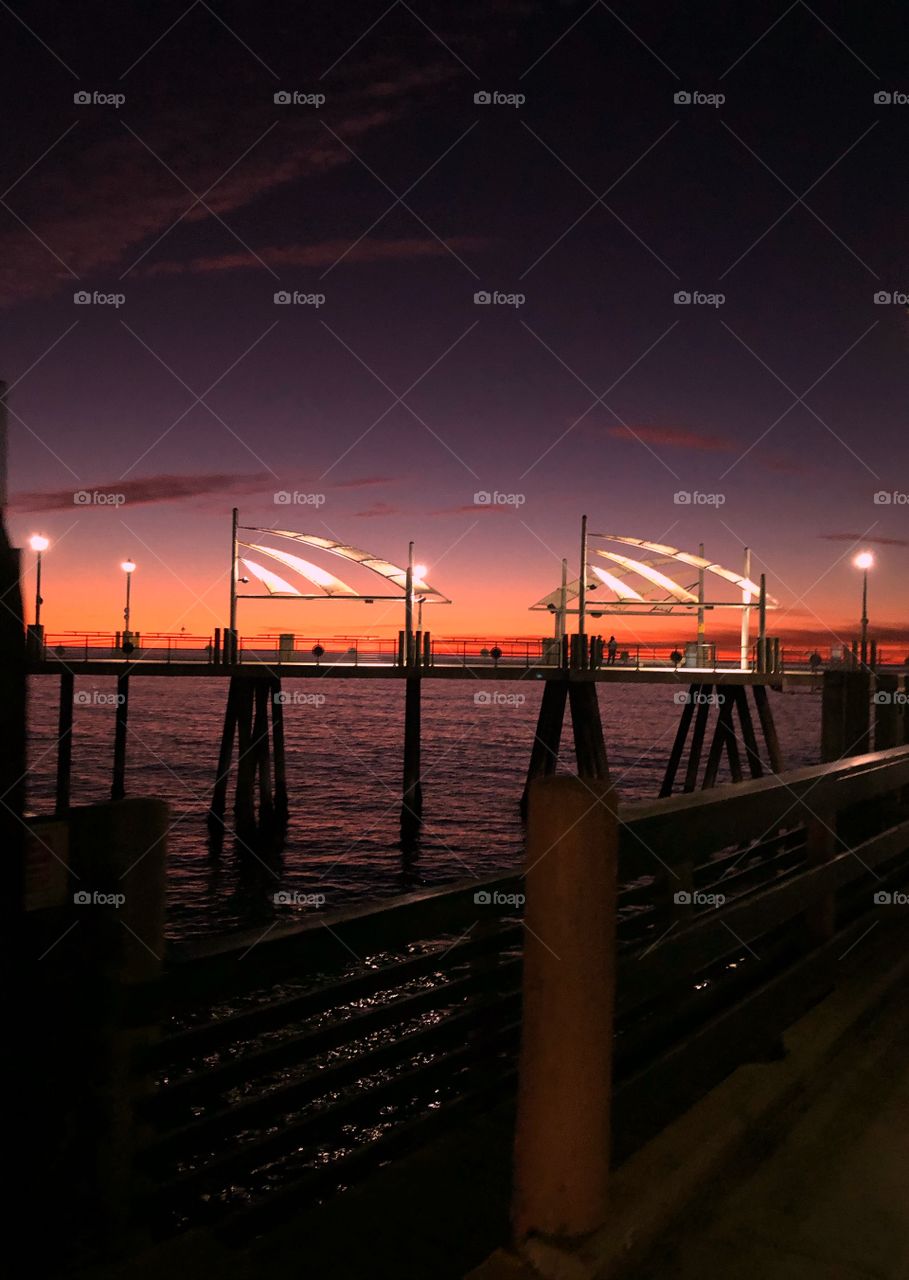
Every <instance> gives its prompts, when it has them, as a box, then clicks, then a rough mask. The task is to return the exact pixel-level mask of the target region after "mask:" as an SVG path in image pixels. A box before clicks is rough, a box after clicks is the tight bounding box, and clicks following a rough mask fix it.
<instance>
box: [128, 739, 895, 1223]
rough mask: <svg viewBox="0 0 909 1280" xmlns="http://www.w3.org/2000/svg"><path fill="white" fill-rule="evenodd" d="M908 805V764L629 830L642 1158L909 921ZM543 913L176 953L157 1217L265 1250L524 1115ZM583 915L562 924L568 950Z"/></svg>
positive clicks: (629, 1064) (632, 1144)
mask: <svg viewBox="0 0 909 1280" xmlns="http://www.w3.org/2000/svg"><path fill="white" fill-rule="evenodd" d="M555 781H556V782H558V783H563V782H564V781H565V780H564V779H557V780H555ZM536 785H537V786H538V787H543V788H545V787H546V786H547V785H549V780H547V781H544V782H542V783H539V784H536ZM575 786H576V787H577V788H580V789H581V792H580V795H581V800H582V803H583V804H586V798H585V791H586V792H587V793H588V794H589V798H590V806H591V807H593V806H595V805H596V803H597V800H596V795H595V789H594V790H591V789H590V788H588V787H587V784H585V783H584V782H581V781H576V782H575ZM907 790H909V748H897V749H894V750H890V751H882V752H877V753H874V754H871V755H866V756H859V757H853V758H851V759H847V760H842V761H837V762H836V763H833V764H829V765H824V766H821V767H816V768H810V769H801V770H796V771H792V772H789V773H786V774H783V775H780V776H777V777H768V778H762V779H758V780H756V781H753V782H749V783H744V784H739V785H737V786H725V787H719V788H716V789H714V790H712V791H710V792H706V793H700V794H689V795H682V796H677V797H673V798H670V799H666V800H661V801H655V802H652V803H643V804H632V805H627V806H623V807H621V808H620V810H619V814H618V842H619V857H618V880H619V885H620V888H619V894H618V905H617V911H616V917H615V918H616V932H617V940H618V941H617V946H618V960H617V967H616V970H615V998H614V1004H615V1023H614V1046H615V1051H614V1070H613V1083H612V1085H610V1082H609V1081H608V1080H604V1081H603V1082H602V1087H603V1088H604V1089H606V1090H607V1091H609V1090H610V1089H612V1104H611V1106H612V1112H613V1129H614V1147H615V1157H616V1158H617V1159H621V1158H623V1157H624V1156H625V1155H627V1154H628V1153H629V1152H630V1151H631V1150H633V1149H635V1148H636V1147H637V1146H639V1145H640V1144H641V1142H643V1141H644V1140H645V1139H646V1138H647V1137H648V1136H649V1135H650V1134H652V1133H653V1132H654V1131H655V1130H656V1129H658V1128H659V1127H661V1126H662V1125H663V1124H665V1123H667V1122H668V1120H670V1119H671V1118H672V1117H673V1116H674V1115H676V1114H678V1112H679V1111H680V1110H681V1109H683V1108H684V1107H685V1106H686V1105H688V1104H689V1103H690V1102H691V1101H692V1100H693V1098H694V1097H695V1096H696V1095H697V1094H698V1092H699V1091H703V1090H704V1089H706V1088H709V1087H710V1085H711V1084H712V1083H714V1082H716V1081H717V1080H719V1079H720V1078H722V1076H723V1075H725V1074H726V1073H728V1072H729V1071H730V1070H732V1069H733V1068H734V1067H735V1066H736V1065H738V1064H739V1063H740V1062H742V1061H746V1060H749V1059H750V1058H753V1057H755V1056H760V1055H762V1054H765V1053H767V1052H771V1051H772V1050H773V1046H774V1044H775V1042H776V1038H777V1037H778V1035H779V1033H780V1031H781V1029H782V1028H783V1027H785V1026H786V1025H787V1023H788V1022H790V1021H792V1020H793V1019H794V1018H795V1017H797V1016H798V1015H799V1014H800V1013H801V1012H802V1011H803V1010H804V1009H805V1008H806V1007H808V1006H809V1005H810V1004H811V1003H812V1002H813V1001H815V1000H817V999H818V998H819V997H820V996H821V995H822V994H823V993H824V991H825V990H827V989H828V988H829V987H830V985H831V984H832V983H833V982H834V981H835V970H836V960H837V957H838V956H839V955H840V954H842V953H843V952H844V951H845V950H846V949H847V948H848V947H851V946H852V945H854V944H855V943H856V942H857V940H860V938H861V936H862V934H863V933H864V932H866V931H868V930H869V928H871V927H873V922H874V919H875V913H876V912H879V911H884V910H898V909H900V908H899V907H898V906H894V905H892V904H893V901H894V891H895V890H898V887H899V886H900V885H902V884H903V883H904V882H905V881H906V880H907V879H909V853H907V851H909V806H907V804H906V794H907ZM534 821H535V819H534V814H533V808H532V809H531V824H533V822H534ZM531 839H532V832H531ZM581 891H582V892H583V886H581ZM524 892H525V885H524V882H523V879H522V877H520V876H516V875H515V876H510V877H500V878H495V879H488V880H485V881H471V882H470V883H469V884H463V885H459V886H455V887H450V888H446V889H441V890H437V891H427V892H423V893H420V894H416V895H411V896H409V897H407V898H404V899H398V900H395V901H394V902H392V903H390V904H388V905H386V906H381V905H379V906H372V907H369V908H363V909H358V910H352V911H348V912H344V913H341V914H332V915H322V914H321V913H320V912H319V910H318V909H317V908H315V907H312V906H309V907H308V908H307V907H306V906H305V898H301V899H300V902H301V909H302V910H303V912H304V917H305V918H304V920H303V922H302V923H301V924H300V926H298V927H286V928H284V929H283V930H282V929H272V930H266V931H265V932H264V933H263V932H261V931H260V933H259V934H257V935H251V936H250V937H248V938H246V937H244V938H243V939H241V940H240V941H239V942H234V943H232V944H230V945H215V944H210V945H207V946H197V947H195V948H183V949H181V950H179V951H177V952H175V953H174V954H173V956H172V957H171V960H170V963H169V965H168V967H167V970H166V972H165V974H164V976H163V979H162V982H161V987H160V1000H159V1005H160V1007H161V1008H162V1010H163V1012H164V1022H163V1031H164V1034H163V1036H162V1037H161V1039H160V1041H159V1042H158V1043H157V1044H155V1045H154V1046H153V1047H152V1048H151V1049H150V1051H149V1052H148V1053H147V1054H146V1055H145V1057H144V1059H143V1061H142V1063H141V1065H140V1070H141V1071H142V1072H144V1073H146V1074H149V1073H150V1074H151V1075H153V1077H154V1079H155V1081H156V1084H155V1088H154V1092H153V1093H152V1095H151V1096H150V1097H149V1098H148V1099H147V1101H146V1102H145V1103H144V1105H143V1109H142V1112H143V1123H144V1125H145V1126H146V1127H145V1140H144V1142H143V1147H142V1151H141V1153H140V1158H139V1167H140V1168H141V1170H142V1173H143V1177H144V1178H145V1179H146V1180H147V1187H148V1194H147V1195H145V1196H144V1198H143V1200H142V1205H143V1207H142V1210H141V1213H142V1216H143V1217H144V1218H146V1219H147V1220H149V1221H151V1222H153V1224H154V1227H155V1230H156V1231H159V1232H165V1233H166V1232H170V1231H174V1230H179V1229H181V1228H182V1227H184V1226H187V1225H193V1224H201V1223H218V1224H220V1225H221V1226H223V1227H224V1229H225V1230H226V1231H228V1233H232V1232H238V1233H241V1234H242V1233H243V1232H246V1231H251V1230H255V1229H258V1227H259V1226H260V1225H261V1224H262V1223H263V1222H264V1221H267V1220H269V1219H271V1218H273V1217H280V1216H282V1215H285V1214H288V1213H289V1212H291V1211H292V1210H293V1209H295V1208H299V1207H301V1206H302V1205H306V1204H310V1203H312V1202H313V1200H314V1199H316V1198H320V1197H323V1196H325V1195H328V1194H331V1193H332V1191H333V1190H334V1189H335V1188H337V1187H339V1186H341V1185H349V1184H350V1183H351V1182H352V1181H354V1180H357V1179H361V1178H364V1177H366V1176H367V1175H368V1174H369V1173H370V1172H371V1171H372V1170H374V1169H375V1168H376V1167H377V1166H378V1165H379V1164H381V1163H383V1162H385V1161H387V1160H389V1159H391V1158H394V1157H398V1156H400V1155H402V1154H403V1153H405V1152H407V1151H409V1150H412V1149H414V1148H416V1147H421V1146H424V1145H425V1144H427V1143H428V1142H429V1141H430V1139H433V1138H436V1137H438V1136H439V1135H441V1134H444V1133H445V1132H447V1131H450V1130H452V1129H454V1128H455V1127H456V1126H457V1125H458V1124H459V1123H460V1122H461V1121H462V1120H463V1118H464V1117H465V1116H467V1115H475V1114H477V1113H478V1112H483V1111H484V1110H485V1109H488V1108H489V1107H491V1106H492V1105H493V1104H494V1103H496V1102H498V1101H501V1100H503V1099H506V1098H508V1097H509V1096H511V1095H512V1094H513V1091H514V1087H515V1080H516V1061H517V1059H516V1053H517V1046H518V1040H519V1034H520V1019H521V996H520V978H521V955H522V949H523V948H522V923H521V914H522V903H523V894H524ZM888 895H889V901H888ZM288 896H289V898H290V899H291V900H293V899H292V897H291V895H288ZM896 900H899V894H898V892H897V894H896ZM563 908H564V903H563V904H562V907H561V908H560V904H559V902H558V901H554V902H552V903H551V904H548V905H547V903H543V904H542V905H540V904H537V911H536V914H535V917H534V918H535V922H536V924H535V932H536V933H538V934H539V936H540V938H541V939H542V943H543V945H544V946H545V945H547V943H548V939H550V938H551V937H553V936H555V933H554V932H552V931H550V930H549V929H548V928H547V925H546V918H547V911H549V912H551V911H556V912H558V911H559V910H560V909H563ZM904 909H905V908H904ZM541 913H542V916H541ZM541 918H542V921H543V923H542V925H541V924H540V921H541ZM554 928H555V919H554V918H553V930H554ZM556 932H557V931H556ZM555 950H556V951H557V950H558V948H557V947H556V948H555ZM553 964H554V965H555V972H556V973H558V972H559V970H558V965H557V964H555V962H553ZM605 998H606V993H605V992H604V999H605Z"/></svg>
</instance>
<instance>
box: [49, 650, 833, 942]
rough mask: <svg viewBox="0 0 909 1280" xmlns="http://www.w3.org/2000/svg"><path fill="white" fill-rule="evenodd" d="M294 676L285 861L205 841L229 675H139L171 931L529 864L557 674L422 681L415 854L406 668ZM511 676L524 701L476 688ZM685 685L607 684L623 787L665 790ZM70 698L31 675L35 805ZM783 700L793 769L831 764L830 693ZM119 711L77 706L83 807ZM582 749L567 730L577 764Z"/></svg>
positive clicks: (149, 790)
mask: <svg viewBox="0 0 909 1280" xmlns="http://www.w3.org/2000/svg"><path fill="white" fill-rule="evenodd" d="M283 687H284V689H285V692H286V693H287V694H288V695H289V701H288V702H287V703H286V704H285V708H284V719H285V725H286V735H287V775H288V790H289V794H290V826H289V829H288V838H287V845H286V848H285V850H284V853H283V855H281V857H280V858H278V859H277V860H275V861H274V862H273V863H270V862H267V861H262V862H260V861H258V860H257V859H253V858H250V857H247V858H246V859H240V858H238V857H237V856H236V855H235V853H234V849H233V847H232V845H231V843H230V842H225V845H224V849H223V852H222V854H221V856H220V858H213V857H211V856H210V854H209V850H208V846H207V842H206V830H205V814H206V811H207V808H208V804H209V800H210V792H211V786H212V782H213V778H214V773H215V766H216V761H217V750H218V741H219V736H220V732H221V722H222V718H223V712H224V700H225V697H226V693H227V684H226V681H224V680H220V679H217V680H216V679H193V678H191V677H186V678H173V679H155V678H146V679H143V678H142V677H141V675H139V676H135V677H134V678H133V680H132V681H131V687H130V708H129V750H128V763H127V794H128V795H129V794H131V795H155V796H161V797H163V798H164V799H166V800H167V801H168V802H169V803H170V805H171V807H172V823H173V825H172V829H171V832H170V837H169V850H170V852H169V861H170V868H169V900H168V933H169V935H170V936H171V937H173V938H178V939H186V938H192V937H199V936H202V935H208V934H219V933H228V932H230V931H232V930H235V929H238V928H243V929H249V928H257V927H261V928H263V929H266V928H267V927H268V926H269V924H271V923H272V922H273V921H274V920H275V919H276V918H280V919H288V920H290V919H294V918H300V916H301V915H302V913H303V911H304V910H305V908H300V907H294V906H276V905H275V903H274V900H273V895H274V894H275V892H277V891H278V890H279V889H289V890H296V891H298V892H300V893H323V894H325V898H326V902H325V906H324V909H325V910H333V909H336V908H340V907H343V906H345V905H348V904H350V903H352V902H355V901H364V900H369V899H376V898H381V897H387V896H390V895H393V894H398V893H402V892H406V891H408V890H411V889H415V888H419V887H421V886H424V885H434V884H440V883H443V882H445V881H449V880H454V879H461V878H465V877H469V876H474V875H488V874H491V873H495V872H499V871H506V870H509V869H511V868H513V867H515V866H516V865H518V864H519V863H520V858H521V849H522V843H523V828H522V824H521V820H520V815H519V812H518V800H519V798H520V795H521V790H522V787H523V782H524V774H525V771H526V768H527V761H528V758H529V754H530V747H531V743H532V740H533V733H534V729H535V726H536V717H537V711H538V706H539V699H540V692H541V687H542V681H527V682H526V683H525V682H522V683H521V684H520V685H516V684H514V683H511V682H508V683H503V682H499V683H496V682H494V681H488V680H477V681H460V680H459V681H443V680H438V681H432V680H427V681H425V682H424V685H423V797H424V830H423V836H422V839H421V842H420V848H419V851H418V852H417V853H416V855H415V856H412V857H408V858H404V857H403V856H402V853H401V849H400V845H399V839H400V831H399V817H400V777H401V743H402V732H403V730H402V725H403V694H404V688H403V683H399V682H397V681H381V682H380V681H366V680H363V681H359V680H358V681H348V680H324V681H321V682H320V683H319V685H318V691H319V692H320V693H321V694H323V695H324V703H322V704H321V705H315V704H314V703H313V702H311V701H307V702H303V701H301V702H294V701H293V695H294V693H295V692H297V693H299V694H301V695H308V694H309V693H311V692H312V691H314V690H315V686H314V684H313V682H312V681H311V680H285V681H284V685H283ZM76 690H77V693H83V694H84V693H89V694H91V693H92V692H94V691H96V692H97V693H98V694H101V695H111V694H113V693H114V691H115V682H114V681H113V680H112V679H96V678H94V677H80V678H78V679H77V681H76ZM496 691H499V692H501V693H503V694H506V695H514V694H516V693H520V694H521V695H523V696H524V697H525V698H526V701H524V702H523V703H517V704H516V703H515V701H514V699H513V698H511V697H509V699H508V700H507V701H502V702H500V703H497V702H496V701H495V700H491V701H484V700H483V699H482V698H481V699H480V700H479V701H478V700H476V695H477V694H487V693H495V692H496ZM676 692H677V689H676V688H675V687H674V686H659V685H643V686H642V685H637V686H635V685H621V684H615V685H610V686H609V687H608V688H604V687H603V686H600V688H599V695H600V707H601V713H602V717H603V726H604V732H605V736H606V745H607V750H608V753H609V762H610V769H611V771H612V774H613V779H614V781H615V783H616V785H617V787H618V789H619V792H620V794H621V796H622V798H623V799H625V800H635V799H645V798H652V797H655V796H656V794H657V791H658V789H659V785H660V782H661V780H662V776H663V771H664V769H665V765H666V758H667V756H668V754H669V750H670V748H671V745H672V740H673V735H674V733H675V729H676V726H677V724H678V719H679V715H680V711H681V708H680V707H679V705H678V704H677V703H676V702H675V701H674V695H675V694H676ZM57 696H58V682H57V680H55V679H53V678H52V677H44V676H42V677H32V679H31V681H30V698H31V702H30V711H29V717H30V729H31V742H30V764H31V768H30V773H29V793H28V798H29V806H30V808H31V809H32V810H33V811H35V812H47V811H48V810H49V809H51V808H52V805H53V788H54V772H55V767H56V750H55V743H56V737H57ZM771 699H772V705H773V709H774V713H775V716H776V721H777V727H778V729H779V734H780V738H781V741H782V745H783V751H784V754H785V760H786V765H787V767H789V768H795V767H798V766H800V765H806V764H813V763H816V762H817V760H818V758H819V756H818V748H819V740H820V698H819V697H818V696H816V695H813V694H810V693H807V692H798V693H792V694H782V695H771ZM113 722H114V709H113V706H112V705H111V704H110V702H109V701H108V700H107V699H104V700H98V701H97V702H95V701H92V700H89V701H88V702H85V703H80V705H77V707H76V708H75V729H74V741H73V778H72V798H73V803H74V804H85V803H91V802H95V801H99V800H105V799H108V798H109V796H110V771H111V766H112V757H113ZM572 751H573V749H572V744H571V738H570V729H569V730H568V732H566V734H565V735H564V738H563V751H562V758H563V760H564V762H565V765H566V766H567V767H571V764H572ZM721 779H722V775H721ZM228 812H230V800H229V808H228Z"/></svg>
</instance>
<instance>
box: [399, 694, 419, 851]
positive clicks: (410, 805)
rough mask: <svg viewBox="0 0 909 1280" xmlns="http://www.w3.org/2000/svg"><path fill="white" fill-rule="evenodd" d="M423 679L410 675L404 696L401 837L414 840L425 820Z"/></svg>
mask: <svg viewBox="0 0 909 1280" xmlns="http://www.w3.org/2000/svg"><path fill="white" fill-rule="evenodd" d="M420 683H421V682H420V677H419V676H408V677H407V679H406V680H405V693H404V780H403V781H404V786H403V799H402V803H401V838H402V839H403V840H412V839H414V838H415V837H416V836H417V835H418V834H419V830H420V826H421V823H422V820H423V785H422V782H421V777H420V718H421V707H420Z"/></svg>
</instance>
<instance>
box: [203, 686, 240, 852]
mask: <svg viewBox="0 0 909 1280" xmlns="http://www.w3.org/2000/svg"><path fill="white" fill-rule="evenodd" d="M236 729H237V677H236V676H231V678H230V682H229V684H228V687H227V703H226V705H225V708H224V724H223V727H222V729H221V746H220V749H219V751H218V772H217V774H216V775H215V785H214V788H213V790H212V798H211V806H210V807H209V810H208V834H209V835H210V836H211V838H212V839H213V840H214V841H216V842H220V841H221V840H222V839H223V837H224V814H225V811H226V809H227V784H228V782H229V781H230V764H231V760H232V758H233V753H234V737H235V736H236Z"/></svg>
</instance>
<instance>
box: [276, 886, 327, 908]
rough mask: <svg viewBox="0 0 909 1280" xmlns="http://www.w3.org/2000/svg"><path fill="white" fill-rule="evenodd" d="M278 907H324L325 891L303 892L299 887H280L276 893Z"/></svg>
mask: <svg viewBox="0 0 909 1280" xmlns="http://www.w3.org/2000/svg"><path fill="white" fill-rule="evenodd" d="M273 900H274V904H275V906H276V907H317V908H318V907H324V906H325V903H326V897H325V894H324V893H301V892H299V890H297V889H279V890H278V892H277V893H276V894H275V895H274V899H273Z"/></svg>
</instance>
